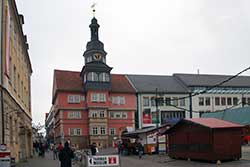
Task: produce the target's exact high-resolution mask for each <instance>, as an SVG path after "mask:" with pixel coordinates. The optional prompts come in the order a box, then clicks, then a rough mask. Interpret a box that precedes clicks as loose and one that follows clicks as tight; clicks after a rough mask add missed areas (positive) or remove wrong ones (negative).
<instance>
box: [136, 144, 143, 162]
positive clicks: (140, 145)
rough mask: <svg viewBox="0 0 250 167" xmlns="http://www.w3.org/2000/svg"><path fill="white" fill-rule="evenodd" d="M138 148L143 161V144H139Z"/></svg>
mask: <svg viewBox="0 0 250 167" xmlns="http://www.w3.org/2000/svg"><path fill="white" fill-rule="evenodd" d="M136 147H137V151H138V156H139V158H140V159H141V158H142V154H143V146H142V144H141V142H138V143H137V146H136Z"/></svg>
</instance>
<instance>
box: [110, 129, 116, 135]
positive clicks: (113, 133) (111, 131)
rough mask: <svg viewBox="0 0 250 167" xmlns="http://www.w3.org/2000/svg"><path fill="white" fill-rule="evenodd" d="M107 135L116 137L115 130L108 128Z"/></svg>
mask: <svg viewBox="0 0 250 167" xmlns="http://www.w3.org/2000/svg"><path fill="white" fill-rule="evenodd" d="M109 135H111V136H114V135H116V129H115V128H109Z"/></svg>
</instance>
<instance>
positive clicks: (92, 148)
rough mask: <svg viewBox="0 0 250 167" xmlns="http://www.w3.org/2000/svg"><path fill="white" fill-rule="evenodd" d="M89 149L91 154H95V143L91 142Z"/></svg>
mask: <svg viewBox="0 0 250 167" xmlns="http://www.w3.org/2000/svg"><path fill="white" fill-rule="evenodd" d="M90 150H91V154H92V155H96V144H95V143H93V144H91V146H90Z"/></svg>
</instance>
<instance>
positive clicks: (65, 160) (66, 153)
mask: <svg viewBox="0 0 250 167" xmlns="http://www.w3.org/2000/svg"><path fill="white" fill-rule="evenodd" d="M73 158H74V153H73V151H72V150H71V148H70V147H69V143H68V142H65V144H64V148H63V149H62V150H61V151H60V152H59V160H60V162H61V166H60V167H72V165H71V159H73Z"/></svg>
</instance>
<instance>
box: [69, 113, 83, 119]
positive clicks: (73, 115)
mask: <svg viewBox="0 0 250 167" xmlns="http://www.w3.org/2000/svg"><path fill="white" fill-rule="evenodd" d="M68 118H69V119H81V118H82V113H81V111H69V112H68Z"/></svg>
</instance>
